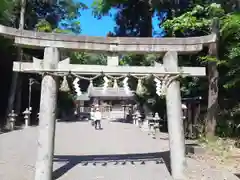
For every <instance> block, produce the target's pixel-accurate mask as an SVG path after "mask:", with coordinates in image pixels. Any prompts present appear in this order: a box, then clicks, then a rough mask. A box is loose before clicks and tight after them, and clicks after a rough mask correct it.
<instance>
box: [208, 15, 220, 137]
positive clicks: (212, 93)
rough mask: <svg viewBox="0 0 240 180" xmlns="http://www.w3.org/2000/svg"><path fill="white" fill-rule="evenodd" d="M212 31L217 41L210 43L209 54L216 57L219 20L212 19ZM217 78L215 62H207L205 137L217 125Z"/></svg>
mask: <svg viewBox="0 0 240 180" xmlns="http://www.w3.org/2000/svg"><path fill="white" fill-rule="evenodd" d="M212 32H213V33H215V34H216V35H217V42H216V43H214V44H211V45H210V48H209V55H210V56H215V57H216V58H218V53H217V49H218V37H219V20H218V19H213V23H212ZM218 78H219V73H218V69H217V62H216V61H215V62H209V63H208V82H209V86H208V109H207V115H206V119H205V123H206V124H205V125H206V127H205V133H206V137H212V136H214V135H215V130H216V125H217V113H218Z"/></svg>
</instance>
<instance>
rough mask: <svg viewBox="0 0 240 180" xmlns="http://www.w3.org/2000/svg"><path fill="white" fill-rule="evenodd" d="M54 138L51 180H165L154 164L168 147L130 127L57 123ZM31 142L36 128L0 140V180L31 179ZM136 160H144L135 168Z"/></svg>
mask: <svg viewBox="0 0 240 180" xmlns="http://www.w3.org/2000/svg"><path fill="white" fill-rule="evenodd" d="M56 135H57V136H56V142H55V160H54V161H55V162H54V177H55V179H61V180H77V179H83V180H93V179H104V180H146V179H151V180H155V179H156V180H157V179H159V177H162V179H166V180H167V179H171V177H170V174H169V172H168V170H167V168H166V166H165V165H164V164H161V163H160V164H157V163H156V160H155V159H157V160H161V157H162V156H164V157H165V156H166V155H167V151H168V143H167V142H166V141H159V142H158V141H156V140H154V139H151V138H150V137H149V136H148V135H147V134H145V133H143V132H141V130H140V129H138V128H137V127H134V126H133V125H131V124H125V123H118V122H107V121H105V122H103V130H95V129H94V128H93V127H92V126H91V124H90V123H89V122H71V123H70V122H69V123H66V122H59V123H57V129H56ZM36 138H37V128H36V127H31V128H28V129H25V130H20V131H14V132H11V133H6V134H2V135H1V136H0V146H1V152H0V180H33V179H34V165H35V159H36V146H37V144H36ZM125 154H127V155H125ZM129 158H130V159H133V162H132V161H130V160H127V159H129ZM139 158H147V160H146V161H144V162H145V163H144V164H141V162H138V160H137V159H139ZM111 160H112V161H111ZM124 161H126V162H124ZM86 162H88V164H86ZM95 163H96V164H95Z"/></svg>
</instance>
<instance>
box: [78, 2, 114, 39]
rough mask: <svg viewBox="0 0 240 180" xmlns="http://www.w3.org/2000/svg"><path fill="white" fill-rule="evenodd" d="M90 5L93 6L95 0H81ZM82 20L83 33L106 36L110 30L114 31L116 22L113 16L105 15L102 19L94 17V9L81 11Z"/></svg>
mask: <svg viewBox="0 0 240 180" xmlns="http://www.w3.org/2000/svg"><path fill="white" fill-rule="evenodd" d="M81 2H83V3H84V4H86V5H87V6H88V7H91V4H92V2H93V0H81ZM79 19H80V22H81V28H82V33H81V34H82V35H89V36H106V35H107V33H108V32H109V31H113V28H114V26H115V22H114V19H113V17H109V16H104V17H102V18H101V19H100V20H99V19H97V18H94V16H93V15H92V9H91V8H89V9H87V10H84V11H81V17H80V18H79Z"/></svg>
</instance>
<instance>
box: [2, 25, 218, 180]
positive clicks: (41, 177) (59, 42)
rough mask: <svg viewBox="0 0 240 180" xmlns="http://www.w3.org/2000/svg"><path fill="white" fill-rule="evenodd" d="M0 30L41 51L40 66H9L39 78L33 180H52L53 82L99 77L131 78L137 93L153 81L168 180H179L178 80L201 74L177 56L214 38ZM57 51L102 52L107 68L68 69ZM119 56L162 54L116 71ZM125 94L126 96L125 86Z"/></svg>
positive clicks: (181, 133) (181, 148) (181, 175)
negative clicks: (161, 105)
mask: <svg viewBox="0 0 240 180" xmlns="http://www.w3.org/2000/svg"><path fill="white" fill-rule="evenodd" d="M0 27H1V28H0V31H1V32H0V33H1V34H3V35H5V36H8V37H12V38H14V39H15V43H16V44H17V45H23V46H25V47H26V46H31V47H35V48H39V47H41V48H44V59H43V60H40V59H36V58H33V62H14V65H13V70H14V71H18V72H25V73H40V74H42V75H43V79H42V84H41V103H40V115H39V138H38V155H37V162H36V173H35V180H52V164H53V152H54V137H55V123H56V121H55V115H56V114H55V112H56V100H57V91H58V76H66V75H68V74H72V75H81V76H84V75H99V74H102V75H104V76H105V77H106V78H105V82H106V80H107V79H108V78H109V76H111V77H113V80H114V82H115V81H117V80H118V78H119V77H120V76H122V78H123V79H125V80H124V82H127V78H128V77H129V76H133V77H136V78H137V79H138V82H139V83H138V87H137V88H141V84H142V83H141V81H142V79H143V78H146V77H149V76H153V77H154V79H155V83H156V93H157V94H158V95H165V96H166V105H167V120H168V132H169V146H170V159H171V172H172V176H173V178H174V179H183V178H184V173H183V172H184V164H185V144H184V131H183V122H182V109H181V95H180V83H179V80H178V78H180V77H185V76H200V77H201V76H205V75H206V72H205V67H179V66H178V54H180V53H195V52H198V51H201V50H202V49H203V45H212V44H215V43H216V34H215V33H213V34H211V35H208V36H202V37H191V38H133V37H131V38H130V37H127V38H119V37H111V38H101V37H86V36H72V35H63V34H54V33H40V32H32V31H25V30H17V29H14V28H10V27H6V26H2V25H1V26H0ZM61 49H72V50H74V49H75V50H82V51H95V52H96V51H97V52H106V53H108V54H109V56H108V62H107V66H103V65H76V64H70V61H69V59H65V60H63V61H60V55H59V53H60V50H61ZM122 53H138V54H146V53H156V54H162V55H163V64H157V63H156V64H155V66H148V67H145V66H119V55H121V54H122ZM105 84H107V83H105ZM114 84H115V83H114ZM125 84H126V83H125ZM90 85H91V81H90ZM90 87H91V86H90ZM104 87H106V86H104ZM125 91H126V92H128V91H129V89H128V88H127V86H125ZM79 178H81V177H79Z"/></svg>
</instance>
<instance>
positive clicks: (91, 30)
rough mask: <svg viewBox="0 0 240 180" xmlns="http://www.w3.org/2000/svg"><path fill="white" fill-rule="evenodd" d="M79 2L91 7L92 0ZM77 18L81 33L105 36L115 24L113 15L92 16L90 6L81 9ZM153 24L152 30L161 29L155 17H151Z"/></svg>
mask: <svg viewBox="0 0 240 180" xmlns="http://www.w3.org/2000/svg"><path fill="white" fill-rule="evenodd" d="M81 2H83V3H84V4H86V5H87V6H88V7H91V4H92V2H93V0H81ZM113 13H114V11H113ZM79 19H80V22H81V28H82V33H81V34H82V35H89V36H106V35H107V33H108V32H109V31H113V29H114V26H115V21H114V17H110V16H104V17H102V18H101V19H100V20H99V19H97V18H94V16H93V15H92V9H91V8H89V9H87V10H84V11H81V17H80V18H79ZM153 26H154V31H159V30H160V31H161V29H159V27H158V20H157V18H153Z"/></svg>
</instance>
